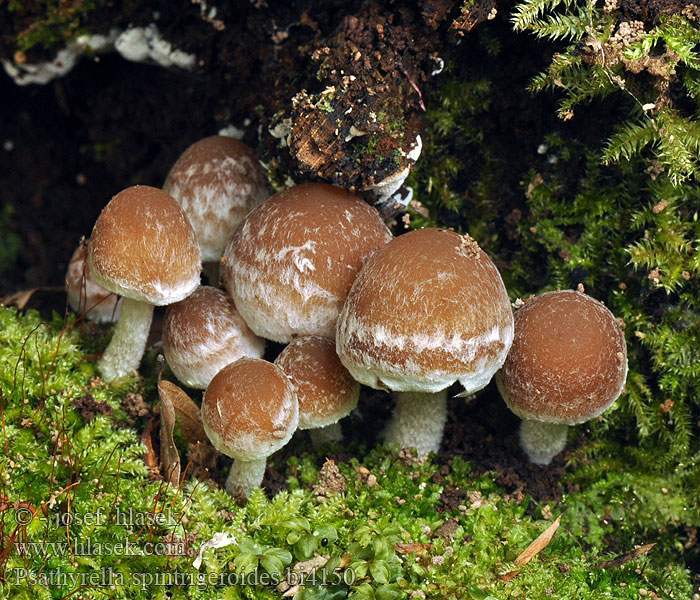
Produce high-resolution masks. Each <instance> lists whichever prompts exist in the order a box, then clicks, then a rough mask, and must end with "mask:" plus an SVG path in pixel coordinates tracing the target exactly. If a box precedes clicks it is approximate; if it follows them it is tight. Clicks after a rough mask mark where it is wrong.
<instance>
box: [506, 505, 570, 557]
mask: <svg viewBox="0 0 700 600" xmlns="http://www.w3.org/2000/svg"><path fill="white" fill-rule="evenodd" d="M559 521H561V515H559V516H558V517H557V518H556V519H555V521H554V523H552V524H551V525H550V526H549V527H547V529H545V530H544V531H543V532H542V533H541V534H540V535H538V536H537V538H536V539H535V541H534V542H532V544H530V545H529V546H528V547H527V548H525V550H524V551H523V552H522V553H521V554H520V556H518V558H516V559H515V566H516V567H522V566H523V565H526V564H527V563H529V562H530V561H531V560H532V559H533V558H535V556H537V555H538V554H539V553H540V552H542V550H544V549H545V548H546V547H547V546H549V542H551V541H552V538H553V537H554V533H555V532H556V531H557V529H558V528H559Z"/></svg>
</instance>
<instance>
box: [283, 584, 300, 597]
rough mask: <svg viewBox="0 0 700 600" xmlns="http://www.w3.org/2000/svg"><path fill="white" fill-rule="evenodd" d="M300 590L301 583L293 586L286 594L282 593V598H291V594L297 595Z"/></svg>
mask: <svg viewBox="0 0 700 600" xmlns="http://www.w3.org/2000/svg"><path fill="white" fill-rule="evenodd" d="M300 590H301V586H300V585H295V586H292V587H290V588H289V589H288V590H287V591H286V592H285V593H284V594H282V598H289V597H291V596H296V595H297V594H298V593H299V591H300Z"/></svg>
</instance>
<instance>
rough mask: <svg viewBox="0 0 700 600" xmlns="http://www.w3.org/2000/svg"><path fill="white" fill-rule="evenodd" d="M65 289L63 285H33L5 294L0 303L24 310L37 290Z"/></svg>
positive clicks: (54, 290) (61, 290) (52, 290)
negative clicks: (30, 287)
mask: <svg viewBox="0 0 700 600" xmlns="http://www.w3.org/2000/svg"><path fill="white" fill-rule="evenodd" d="M65 291H66V290H65V289H64V288H63V287H59V286H43V287H35V288H32V289H30V290H21V291H19V292H15V293H14V294H10V295H9V296H5V297H4V298H2V299H1V300H0V304H2V305H3V306H16V307H17V308H18V309H19V310H24V309H25V308H26V307H27V304H29V301H30V300H31V299H32V296H33V295H34V294H36V293H37V292H51V293H53V292H59V293H65Z"/></svg>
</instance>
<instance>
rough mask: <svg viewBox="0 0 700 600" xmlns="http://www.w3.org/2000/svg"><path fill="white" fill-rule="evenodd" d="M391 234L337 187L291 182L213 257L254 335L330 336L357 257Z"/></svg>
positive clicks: (371, 210) (273, 337) (281, 339)
mask: <svg viewBox="0 0 700 600" xmlns="http://www.w3.org/2000/svg"><path fill="white" fill-rule="evenodd" d="M390 239H391V233H390V232H389V230H388V229H387V227H386V225H384V223H383V222H382V220H381V218H380V216H379V213H378V212H377V211H376V209H374V208H372V207H371V206H369V205H368V204H367V203H366V202H364V201H363V200H361V199H360V198H358V197H356V196H352V195H350V194H348V193H347V192H345V191H343V190H341V189H340V188H337V187H334V186H331V185H327V184H322V183H307V184H302V185H297V186H294V187H292V188H289V189H286V190H284V191H282V192H279V193H277V194H275V195H274V196H271V197H270V198H268V199H267V200H266V201H265V202H263V203H262V204H261V205H260V206H258V207H257V208H255V209H253V211H252V212H251V213H250V214H249V215H248V216H247V217H246V219H245V220H244V221H243V223H241V225H240V226H239V227H238V229H236V231H235V232H234V234H233V236H232V237H231V240H230V241H229V243H228V245H227V246H226V250H225V251H224V256H223V257H222V259H221V262H222V267H221V275H222V280H223V283H224V286H225V287H226V289H227V290H228V292H229V294H231V297H232V298H233V300H234V302H235V303H236V308H238V311H239V312H240V313H241V315H242V316H243V318H244V319H245V321H246V323H248V325H249V326H250V328H251V329H252V330H253V331H254V332H255V333H256V334H257V335H259V336H261V337H264V338H266V339H268V340H274V341H276V342H289V341H290V340H291V339H292V338H294V337H295V336H297V335H322V336H325V337H333V336H334V335H335V322H336V320H337V318H338V313H339V312H340V309H341V307H342V305H343V302H344V301H345V297H346V295H347V293H348V290H349V289H350V286H351V285H352V282H353V280H354V279H355V275H356V274H357V272H358V271H359V270H360V267H361V266H362V263H363V261H364V260H365V259H366V258H367V257H368V256H369V255H371V254H372V253H373V252H374V251H375V250H376V249H377V248H381V247H382V246H383V245H384V244H386V243H387V242H388V241H389V240H390Z"/></svg>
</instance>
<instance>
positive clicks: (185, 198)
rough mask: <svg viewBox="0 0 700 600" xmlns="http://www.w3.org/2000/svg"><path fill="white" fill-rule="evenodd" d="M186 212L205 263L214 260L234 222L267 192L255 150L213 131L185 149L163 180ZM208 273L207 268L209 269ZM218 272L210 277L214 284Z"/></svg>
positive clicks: (215, 262) (215, 263)
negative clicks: (214, 133) (213, 133)
mask: <svg viewBox="0 0 700 600" xmlns="http://www.w3.org/2000/svg"><path fill="white" fill-rule="evenodd" d="M163 189H164V190H165V191H166V192H168V193H169V194H171V195H172V196H173V198H175V200H177V201H178V202H179V203H180V205H181V206H182V208H183V210H184V211H185V213H186V214H187V217H188V218H189V220H190V222H191V223H192V227H193V228H194V231H195V233H196V234H197V240H198V241H199V245H200V248H201V250H202V262H203V263H204V264H205V266H207V267H209V265H212V264H213V265H214V266H215V267H216V268H215V269H213V270H215V271H217V272H218V262H219V259H220V258H221V255H222V254H223V252H224V247H225V246H226V242H227V241H228V239H229V237H231V234H232V233H233V231H234V229H236V226H237V225H238V224H239V223H240V222H241V221H242V220H243V218H244V217H245V216H246V215H247V214H248V213H249V212H250V211H251V210H252V209H253V208H255V207H256V206H257V205H258V204H260V203H261V202H262V201H263V200H265V198H267V197H268V196H269V195H270V194H269V190H268V186H267V178H266V177H265V173H264V172H263V169H262V167H261V166H260V163H259V162H258V159H257V157H256V156H255V154H254V153H253V151H252V150H251V149H250V148H249V147H248V146H247V145H246V144H244V143H243V142H241V141H239V140H236V139H234V138H232V137H227V136H222V135H214V136H211V137H207V138H204V139H202V140H199V141H198V142H195V143H194V144H192V145H191V146H190V147H189V148H187V149H186V150H185V151H184V152H183V153H182V155H181V156H180V158H178V160H177V162H176V163H175V164H174V165H173V167H172V169H170V172H169V173H168V176H167V177H166V179H165V183H164V184H163ZM210 271H212V269H209V271H208V273H209V272H210ZM217 282H218V274H217V275H216V276H214V277H213V279H210V283H212V285H215V284H216V283H217Z"/></svg>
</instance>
